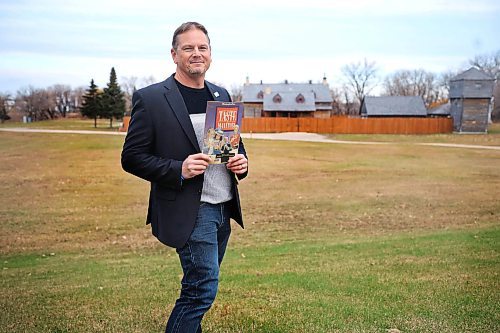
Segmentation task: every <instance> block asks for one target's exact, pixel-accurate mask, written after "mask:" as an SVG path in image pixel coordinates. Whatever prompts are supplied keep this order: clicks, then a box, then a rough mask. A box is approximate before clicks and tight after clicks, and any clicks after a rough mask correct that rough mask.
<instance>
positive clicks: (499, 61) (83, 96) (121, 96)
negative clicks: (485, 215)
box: [0, 50, 500, 127]
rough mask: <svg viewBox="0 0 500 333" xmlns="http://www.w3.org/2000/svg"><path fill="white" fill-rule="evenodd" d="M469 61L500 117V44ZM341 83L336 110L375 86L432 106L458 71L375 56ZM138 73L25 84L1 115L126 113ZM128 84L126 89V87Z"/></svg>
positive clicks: (349, 109)
mask: <svg viewBox="0 0 500 333" xmlns="http://www.w3.org/2000/svg"><path fill="white" fill-rule="evenodd" d="M469 65H470V66H473V67H476V68H478V69H480V70H482V71H484V72H485V73H487V74H489V75H490V76H491V77H493V78H496V79H497V83H496V88H495V90H494V108H493V112H492V118H493V119H498V120H500V83H499V82H500V77H499V76H500V50H498V51H496V52H494V53H492V54H483V55H476V56H475V57H474V58H472V59H470V60H469ZM341 73H342V77H340V78H339V82H340V86H336V87H334V88H332V89H331V95H332V97H333V100H334V112H335V113H336V114H352V115H355V114H359V108H360V105H361V103H362V101H363V99H364V97H365V96H367V95H370V94H371V93H372V92H373V91H374V89H375V88H377V87H379V88H380V95H382V96H421V97H422V99H423V100H424V103H425V105H426V106H427V107H432V106H435V105H439V104H441V103H444V102H446V101H447V98H448V91H449V80H450V78H452V77H453V76H455V75H457V74H458V72H452V71H447V72H444V73H439V74H436V73H433V72H430V71H426V70H424V69H414V70H406V69H403V70H399V71H396V72H394V73H392V74H390V75H387V76H386V77H384V78H381V77H380V75H379V68H378V67H377V64H376V63H375V62H370V61H368V60H367V59H364V60H363V61H360V62H353V63H350V64H347V65H345V66H343V67H342V68H341ZM154 82H155V79H154V77H152V76H150V77H148V78H143V79H142V82H141V83H142V85H143V86H145V85H149V84H152V83H154ZM138 83H139V80H138V78H137V77H128V78H127V77H125V78H123V77H122V84H121V85H120V84H118V82H117V80H116V72H115V70H114V68H112V69H111V73H110V79H109V82H108V84H107V86H106V87H105V88H104V89H99V87H97V86H96V85H95V83H94V80H91V82H90V86H89V87H88V88H87V89H85V88H77V89H71V88H70V87H69V86H67V85H62V84H57V85H54V86H51V87H49V88H46V89H36V88H34V87H32V86H29V87H27V88H22V89H20V90H19V91H18V92H17V95H16V96H15V98H12V97H11V96H9V95H8V94H2V93H0V121H2V122H3V121H4V120H5V119H9V116H8V112H9V111H10V110H11V109H16V110H18V111H20V112H21V113H22V114H24V115H26V116H27V117H28V118H29V119H31V120H33V121H37V120H45V119H54V118H57V117H66V115H67V113H69V112H81V114H82V115H83V116H86V117H88V118H91V119H94V126H97V119H98V118H105V119H109V120H110V127H112V122H113V119H121V118H122V117H123V115H124V114H125V113H126V112H128V110H130V108H131V99H132V94H133V92H134V91H135V89H136V86H137V85H138ZM122 89H123V90H122ZM230 90H231V95H232V97H233V100H235V101H239V100H241V98H242V86H237V85H235V86H232V87H231V89H230Z"/></svg>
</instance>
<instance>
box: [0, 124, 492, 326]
mask: <svg viewBox="0 0 500 333" xmlns="http://www.w3.org/2000/svg"><path fill="white" fill-rule="evenodd" d="M459 137H460V140H463V141H465V142H464V143H474V142H475V141H474V140H476V138H475V136H459ZM391 138H392V139H393V140H395V139H396V138H397V136H393V137H391ZM413 138H414V140H415V141H418V142H421V140H422V139H423V137H422V136H417V137H413ZM486 138H488V140H490V141H493V142H498V141H497V140H500V134H489V135H487V136H483V139H486ZM344 139H345V138H344ZM353 139H355V138H353ZM366 139H367V140H370V139H371V138H370V137H367V138H366ZM411 140H412V137H404V138H402V140H401V141H403V142H402V143H394V144H389V145H377V146H364V145H359V146H357V145H334V144H322V143H305V142H302V143H300V142H281V141H261V140H247V141H246V146H247V150H248V152H249V155H250V176H249V177H248V179H246V180H245V181H243V182H242V183H241V184H240V189H241V195H242V201H243V208H244V216H245V223H246V229H244V230H242V229H240V228H238V227H237V226H236V225H234V228H233V231H234V232H233V235H232V239H231V242H230V245H229V249H228V252H227V257H226V259H225V261H224V264H223V267H222V276H221V286H220V290H219V295H218V298H217V301H216V303H215V305H214V307H213V308H212V309H211V310H210V312H209V313H208V314H207V316H206V318H205V326H204V332H205V331H206V332H212V333H215V332H217V333H220V332H228V333H229V332H245V333H246V332H266V333H267V332H297V333H298V332H387V330H389V329H396V328H397V329H399V330H400V331H402V332H497V331H499V330H500V315H499V308H500V283H499V281H500V279H499V273H500V242H499V241H500V200H499V199H498V198H499V195H500V178H499V174H500V151H493V150H480V149H478V150H475V149H460V148H438V147H426V146H416V145H412V144H411V142H412V141H411ZM454 140H456V136H450V139H446V138H442V142H454ZM467 140H469V141H467ZM122 142H123V137H117V136H106V135H92V136H89V135H76V134H74V135H71V134H37V133H7V132H0V188H1V191H0V202H1V204H0V260H1V263H2V270H1V286H0V288H1V296H2V297H1V300H0V311H1V316H0V331H1V332H161V331H163V329H164V325H165V321H166V317H167V315H168V313H169V311H170V310H171V307H172V305H173V302H174V301H175V299H176V297H177V295H178V292H179V285H180V275H181V270H180V267H179V264H178V259H177V257H176V254H175V251H174V250H172V249H168V248H166V247H164V246H162V245H161V244H159V243H158V242H157V241H156V240H155V239H154V238H153V237H152V236H151V235H150V230H149V227H147V226H145V225H144V219H145V214H146V207H147V193H148V184H147V183H145V182H143V181H141V180H139V179H136V178H134V177H132V176H130V175H127V174H125V173H124V172H123V171H122V170H121V168H120V164H119V155H120V150H121V145H122Z"/></svg>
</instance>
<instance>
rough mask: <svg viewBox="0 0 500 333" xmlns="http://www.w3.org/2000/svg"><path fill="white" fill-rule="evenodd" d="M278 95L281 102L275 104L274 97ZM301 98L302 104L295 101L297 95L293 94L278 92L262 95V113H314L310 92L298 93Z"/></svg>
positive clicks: (314, 107) (312, 97)
mask: <svg viewBox="0 0 500 333" xmlns="http://www.w3.org/2000/svg"><path fill="white" fill-rule="evenodd" d="M277 94H279V96H280V97H281V102H276V101H274V100H275V98H274V97H275V96H276V95H277ZM300 94H301V95H302V97H303V102H302V103H299V102H298V101H297V96H298V95H299V94H297V93H295V92H280V93H271V94H264V99H263V100H264V106H263V110H264V111H290V112H293V111H316V106H315V104H314V94H313V93H312V92H307V93H300Z"/></svg>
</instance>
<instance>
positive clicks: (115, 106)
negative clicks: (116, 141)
mask: <svg viewBox="0 0 500 333" xmlns="http://www.w3.org/2000/svg"><path fill="white" fill-rule="evenodd" d="M124 114H125V98H124V94H123V92H122V90H121V88H120V85H119V84H118V81H117V79H116V72H115V68H114V67H112V68H111V74H110V75H109V83H108V86H107V87H106V88H104V94H103V117H104V118H107V119H109V127H113V118H116V119H122V118H123V115H124Z"/></svg>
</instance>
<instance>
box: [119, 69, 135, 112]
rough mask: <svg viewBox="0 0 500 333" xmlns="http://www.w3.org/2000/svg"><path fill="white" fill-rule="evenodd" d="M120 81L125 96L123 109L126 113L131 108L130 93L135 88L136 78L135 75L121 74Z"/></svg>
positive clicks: (132, 92)
mask: <svg viewBox="0 0 500 333" xmlns="http://www.w3.org/2000/svg"><path fill="white" fill-rule="evenodd" d="M120 81H121V82H120V86H121V87H122V89H123V96H124V98H125V109H126V110H127V111H126V113H128V112H130V110H131V109H132V95H133V94H134V92H135V91H136V89H137V81H138V78H137V76H129V77H127V76H122V77H121V80H120Z"/></svg>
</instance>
